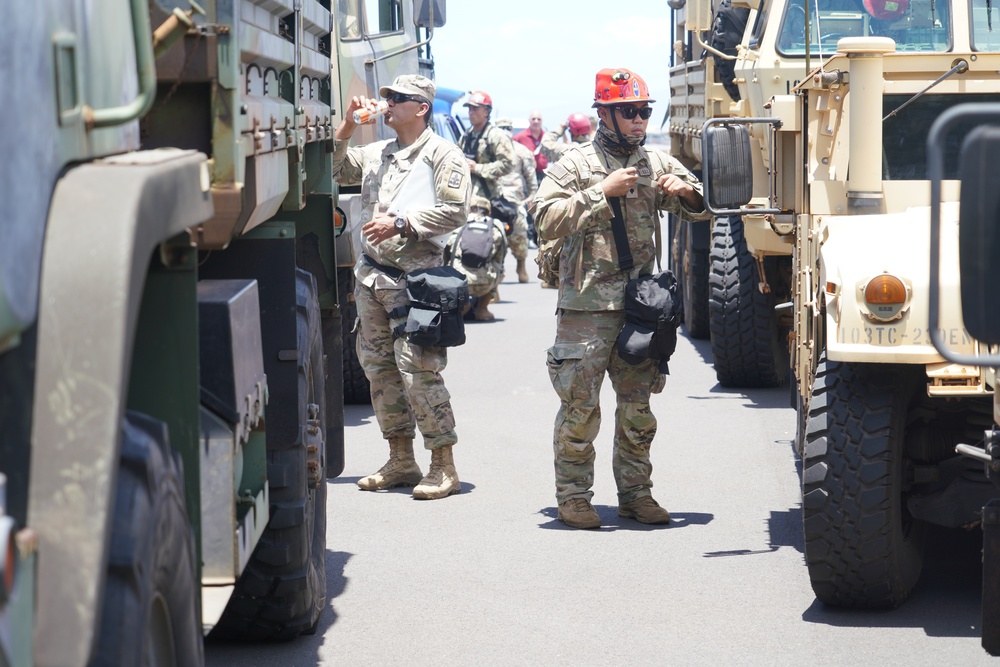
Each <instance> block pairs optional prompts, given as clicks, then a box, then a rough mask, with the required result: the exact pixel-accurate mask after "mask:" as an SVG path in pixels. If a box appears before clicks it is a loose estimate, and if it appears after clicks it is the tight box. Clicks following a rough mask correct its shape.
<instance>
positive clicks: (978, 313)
mask: <svg viewBox="0 0 1000 667" xmlns="http://www.w3.org/2000/svg"><path fill="white" fill-rule="evenodd" d="M997 155H1000V126H996V125H980V126H979V127H976V128H975V129H973V130H972V131H971V132H969V134H968V136H966V138H965V141H963V142H962V152H961V154H960V157H959V178H960V179H961V183H962V190H961V192H962V200H961V203H960V204H959V209H958V210H959V225H958V252H959V267H960V272H961V287H962V314H963V316H964V318H965V328H966V329H968V330H969V333H970V334H972V336H973V337H974V338H976V339H978V340H980V341H982V342H984V343H988V344H989V345H1000V290H997V289H996V281H997V276H998V275H1000V188H997V184H996V172H994V171H993V169H995V168H996V165H995V164H994V162H993V161H994V160H995V159H996V156H997Z"/></svg>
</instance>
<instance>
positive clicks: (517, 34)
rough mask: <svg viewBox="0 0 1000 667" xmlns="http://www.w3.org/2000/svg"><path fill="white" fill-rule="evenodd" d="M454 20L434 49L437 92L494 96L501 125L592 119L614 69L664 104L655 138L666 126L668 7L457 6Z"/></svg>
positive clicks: (605, 2) (453, 1)
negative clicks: (603, 80)
mask: <svg viewBox="0 0 1000 667" xmlns="http://www.w3.org/2000/svg"><path fill="white" fill-rule="evenodd" d="M614 8H620V9H617V10H616V11H609V10H612V9H614ZM445 20H446V22H445V25H444V26H442V27H441V28H437V29H436V30H435V31H434V39H433V41H432V42H431V53H432V54H433V56H434V69H435V79H436V83H437V85H439V86H442V87H445V88H457V89H459V90H482V91H484V92H486V93H488V94H489V95H490V97H492V98H493V119H494V120H496V119H497V118H500V117H502V116H510V117H512V118H515V119H523V120H525V121H526V120H527V118H528V114H529V113H530V112H531V111H532V110H533V109H538V110H539V111H541V112H542V121H543V123H544V125H545V127H546V128H547V129H552V128H554V127H558V125H559V123H560V122H561V121H563V120H565V119H566V118H567V117H568V116H569V115H570V114H571V113H574V112H581V113H585V114H587V115H591V114H592V113H593V110H592V109H591V108H590V106H591V104H592V103H593V96H594V79H595V76H596V74H597V71H598V70H600V69H602V68H605V67H626V68H628V69H630V70H632V71H634V72H635V73H636V74H638V75H639V76H641V77H642V78H643V79H644V80H645V81H646V84H647V85H648V86H649V92H650V95H651V96H652V97H653V99H655V100H656V104H654V105H653V106H654V109H655V111H654V112H653V118H652V120H650V123H649V129H650V131H653V130H655V129H658V128H659V126H660V123H661V122H662V120H663V115H664V114H665V113H666V110H667V102H668V100H669V93H670V86H669V82H670V76H669V73H668V71H667V70H668V67H669V62H670V7H669V5H667V3H666V0H631V1H630V2H625V3H624V4H622V5H618V4H617V3H616V2H614V0H572V1H565V0H506V1H504V2H496V3H494V2H483V1H481V0H448V4H447V9H446V13H445ZM456 110H457V108H456Z"/></svg>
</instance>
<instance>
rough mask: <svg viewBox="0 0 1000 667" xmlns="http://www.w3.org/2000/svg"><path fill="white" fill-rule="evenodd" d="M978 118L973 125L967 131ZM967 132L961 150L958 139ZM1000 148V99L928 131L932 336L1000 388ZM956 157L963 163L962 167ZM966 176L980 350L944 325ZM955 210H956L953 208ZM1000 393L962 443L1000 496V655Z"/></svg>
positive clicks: (994, 511)
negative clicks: (944, 271)
mask: <svg viewBox="0 0 1000 667" xmlns="http://www.w3.org/2000/svg"><path fill="white" fill-rule="evenodd" d="M970 124H972V126H973V127H972V129H971V131H968V132H967V134H966V133H965V132H963V130H968V126H969V125H970ZM956 130H957V131H958V132H959V134H958V135H957V136H961V134H965V139H964V140H963V141H962V142H961V144H960V150H959V151H958V152H957V153H956V151H955V148H956V138H957V136H956V135H954V134H953V133H954V132H955V131H956ZM998 151H1000V102H992V103H989V102H985V103H978V104H975V103H973V104H962V105H958V106H955V107H952V108H950V109H948V110H947V111H945V112H944V113H942V114H941V115H940V116H939V117H938V119H937V120H936V121H935V122H934V125H932V126H931V131H930V134H929V135H928V137H927V171H928V176H929V177H930V179H931V226H930V247H931V260H930V276H931V281H930V291H929V303H928V307H929V309H930V310H929V315H930V330H931V341H932V342H933V343H934V347H935V348H936V349H937V350H938V352H940V354H941V356H943V357H944V358H945V359H946V360H947V361H949V362H951V363H954V364H965V365H969V366H980V367H982V370H983V374H984V376H985V378H986V383H987V385H988V386H991V387H995V386H996V371H997V368H998V367H1000V355H997V354H996V352H997V346H998V345H1000V290H997V289H996V282H997V274H996V271H997V267H998V266H1000V217H998V213H1000V189H998V188H997V187H996V176H995V174H994V173H993V170H992V169H991V165H992V163H993V161H994V160H995V159H996V155H997V152H998ZM956 155H957V157H958V164H957V166H956V165H955V158H956ZM956 178H957V179H959V181H960V186H959V187H960V191H961V194H962V200H961V203H960V204H959V210H958V216H959V217H958V247H959V268H960V289H961V297H962V298H961V306H962V318H963V322H964V324H965V327H966V328H967V330H968V331H969V334H970V335H971V336H972V337H973V338H975V339H976V340H977V341H978V342H979V343H980V349H979V350H977V351H976V352H975V353H972V354H970V353H968V352H960V351H958V350H957V349H955V347H954V346H953V345H952V343H951V341H950V340H947V339H946V336H945V334H944V333H943V330H941V329H940V328H939V326H938V325H939V322H940V308H941V302H942V291H941V277H942V276H941V272H940V271H938V270H937V269H938V267H939V266H940V262H941V249H942V247H943V243H942V237H941V229H942V220H943V219H945V217H946V213H945V211H946V210H947V208H946V207H942V206H941V202H942V191H943V187H942V186H943V184H944V183H946V181H945V180H944V179H952V180H954V179H956ZM952 214H953V211H952ZM998 424H1000V394H998V393H997V392H994V393H993V422H992V424H990V426H989V427H988V428H987V429H986V430H985V431H984V432H983V433H982V434H980V437H979V438H976V439H973V440H971V441H969V442H963V443H960V444H958V445H956V446H955V451H956V452H957V453H959V454H962V455H963V456H966V457H968V458H969V459H971V460H972V461H975V462H976V464H977V465H978V466H979V467H980V468H981V474H982V475H983V476H984V477H985V478H986V479H987V480H989V481H990V482H991V485H992V487H993V497H992V498H991V499H990V500H989V501H988V502H987V503H986V504H985V505H984V506H983V508H982V535H983V558H982V562H983V588H982V590H983V601H982V624H981V628H980V630H981V636H982V646H983V648H984V649H986V651H988V652H989V653H990V654H991V655H1000V447H998V444H1000V439H998V436H1000V431H998V426H997V425H998Z"/></svg>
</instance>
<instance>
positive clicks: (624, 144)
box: [608, 108, 646, 151]
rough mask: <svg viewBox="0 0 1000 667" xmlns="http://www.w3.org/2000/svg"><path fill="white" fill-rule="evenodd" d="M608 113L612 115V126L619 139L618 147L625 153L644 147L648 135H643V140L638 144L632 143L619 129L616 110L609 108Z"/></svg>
mask: <svg viewBox="0 0 1000 667" xmlns="http://www.w3.org/2000/svg"><path fill="white" fill-rule="evenodd" d="M608 113H609V114H610V115H611V125H612V126H613V127H614V130H615V136H617V137H618V147H619V148H621V149H622V150H625V151H632V150H634V149H636V148H637V147H638V146H644V145H645V144H646V135H645V134H643V135H642V140H641V141H640V142H639V143H638V144H633V143H630V142H629V140H628V138H627V137H626V136H625V135H624V134H622V131H621V128H619V127H618V116H617V115H616V114H615V110H614V109H611V108H608Z"/></svg>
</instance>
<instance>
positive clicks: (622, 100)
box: [532, 68, 710, 528]
mask: <svg viewBox="0 0 1000 667" xmlns="http://www.w3.org/2000/svg"><path fill="white" fill-rule="evenodd" d="M652 102H653V100H652V99H651V98H650V96H649V90H648V88H647V87H646V83H645V81H643V80H642V79H641V78H640V77H639V76H638V75H637V74H635V73H634V72H631V71H629V70H627V69H624V68H617V69H603V70H601V71H600V72H598V73H597V81H596V88H595V92H594V106H595V107H596V108H597V114H598V117H599V118H600V123H599V126H598V129H597V134H596V135H595V136H594V140H593V141H591V142H588V143H583V144H573V145H571V146H570V148H569V149H568V150H567V151H566V152H565V153H564V154H563V156H562V157H561V158H559V160H558V161H557V162H556V163H555V164H552V165H550V166H549V168H548V170H547V171H546V178H545V179H544V180H543V181H542V183H541V184H540V185H539V186H538V194H537V195H536V196H535V199H534V200H533V201H532V212H533V213H534V216H535V225H536V229H537V231H538V236H539V239H541V240H543V241H546V242H551V241H555V242H557V245H558V247H559V248H560V250H559V251H558V272H559V274H558V280H559V297H558V310H557V316H556V317H557V319H556V340H555V344H554V345H553V346H552V347H551V348H549V350H548V360H547V362H548V369H549V377H550V378H551V380H552V386H553V388H554V389H555V390H556V394H557V395H558V396H559V400H560V407H559V412H558V414H557V416H556V422H555V423H556V425H555V430H554V435H553V449H554V452H555V476H556V500H557V502H558V504H559V511H558V518H559V519H560V520H561V521H562V522H563V523H565V524H566V525H568V526H572V527H574V528H599V527H600V525H601V519H600V517H599V516H598V515H597V512H596V511H594V507H593V505H592V504H591V502H590V501H591V498H593V495H594V494H593V492H592V491H591V487H592V486H593V482H594V459H595V452H594V445H593V443H594V440H595V439H596V437H597V434H598V431H599V430H600V424H601V410H600V394H601V385H602V384H603V382H604V376H605V374H606V375H608V376H609V377H610V378H611V384H612V386H613V387H614V390H615V395H616V399H617V409H616V411H615V434H614V455H613V457H612V468H613V470H614V477H615V483H616V486H617V488H618V515H619V516H621V517H626V518H633V519H636V520H637V521H639V522H641V523H647V524H665V523H668V522H669V521H670V514H669V513H668V512H667V510H665V509H664V508H662V507H660V506H659V504H658V503H657V502H656V501H655V500H654V499H653V497H652V494H651V492H650V488H651V487H652V485H653V483H652V480H651V479H650V475H651V472H652V465H651V464H650V461H649V448H650V445H651V444H652V442H653V436H654V435H655V433H656V418H655V417H654V416H653V414H652V412H651V411H650V407H649V397H650V394H653V393H658V392H659V391H661V390H662V389H663V386H664V383H665V381H666V378H665V376H664V375H661V373H660V368H659V364H658V362H657V361H656V360H655V359H643V360H642V361H640V362H639V363H637V364H634V365H633V364H631V363H629V362H626V361H625V360H624V359H623V358H622V357H621V356H619V354H618V350H617V348H616V340H617V338H618V335H619V332H620V331H621V330H622V328H623V326H624V324H625V312H624V304H625V285H626V283H628V282H629V281H630V280H632V279H635V278H637V277H639V276H646V275H650V274H652V273H653V272H654V270H655V268H656V257H657V251H658V250H659V249H658V248H656V247H655V243H654V239H655V238H658V237H659V235H658V234H657V231H658V230H657V225H658V224H659V215H660V212H661V211H669V212H671V213H674V214H675V215H679V216H682V217H684V218H687V219H689V220H707V219H709V217H710V216H709V214H708V213H706V212H705V210H704V202H703V201H702V196H701V184H700V183H699V182H698V180H697V179H696V178H695V177H694V176H693V175H692V174H691V173H690V172H689V171H688V170H687V169H685V168H684V167H683V165H681V164H680V163H679V162H677V161H676V160H674V159H673V158H671V157H670V156H669V155H666V154H664V153H660V152H658V151H655V150H652V149H651V150H647V149H645V148H644V147H643V144H644V142H645V138H646V125H647V123H648V122H649V117H650V115H651V114H652V107H650V104H652ZM613 219H614V220H615V222H614V227H615V228H617V229H620V230H622V231H623V232H624V233H622V234H620V236H622V237H624V238H623V239H621V240H620V242H616V239H615V234H614V232H613V229H612V220H613ZM560 242H561V245H559V243H560ZM623 246H627V248H624V247H623ZM543 247H544V246H543ZM619 247H623V251H622V252H624V251H625V250H626V249H627V251H628V255H625V259H621V260H620V257H621V254H620V253H619V251H618V248H619ZM629 255H630V256H631V261H629V260H628V256H629Z"/></svg>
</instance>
